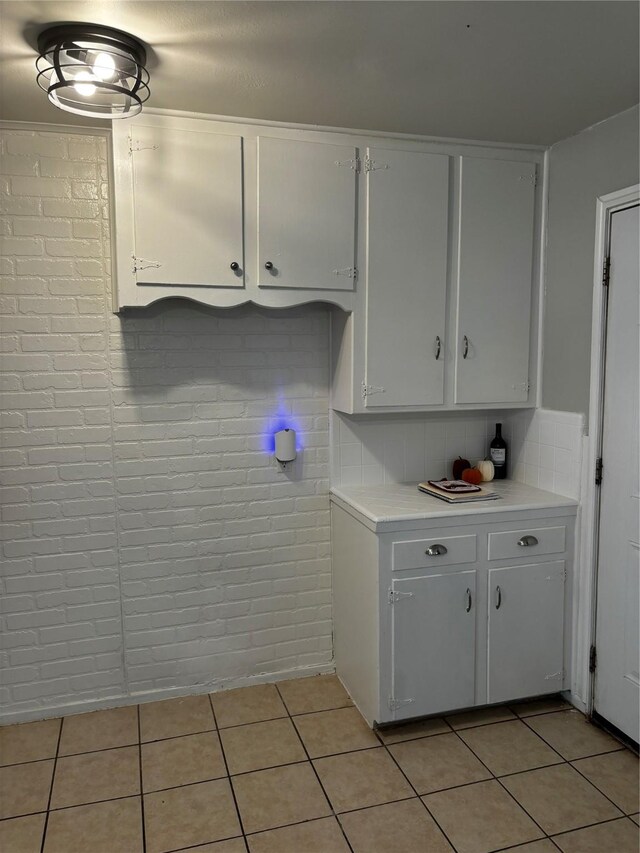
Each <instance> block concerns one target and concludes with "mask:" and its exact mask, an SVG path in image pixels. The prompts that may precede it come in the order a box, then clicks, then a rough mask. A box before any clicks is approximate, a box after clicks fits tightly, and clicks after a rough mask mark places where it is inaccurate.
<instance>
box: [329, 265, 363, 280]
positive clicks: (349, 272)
mask: <svg viewBox="0 0 640 853" xmlns="http://www.w3.org/2000/svg"><path fill="white" fill-rule="evenodd" d="M333 274H334V275H345V276H346V277H347V278H358V270H357V269H356V268H355V267H344V268H343V269H341V270H333Z"/></svg>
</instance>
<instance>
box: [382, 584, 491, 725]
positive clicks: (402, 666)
mask: <svg viewBox="0 0 640 853" xmlns="http://www.w3.org/2000/svg"><path fill="white" fill-rule="evenodd" d="M393 592H394V593H395V599H396V600H395V603H394V604H392V605H391V606H392V607H393V619H392V621H393V699H394V700H395V702H396V708H397V710H396V715H395V718H396V719H402V718H403V717H416V716H420V715H421V714H437V713H439V712H440V711H451V710H454V709H455V708H468V707H470V706H471V705H473V704H474V701H475V670H476V654H475V642H476V572H475V569H469V570H465V571H460V572H455V571H453V572H446V573H445V574H441V575H431V576H429V577H421V578H407V579H405V580H398V581H394V582H393Z"/></svg>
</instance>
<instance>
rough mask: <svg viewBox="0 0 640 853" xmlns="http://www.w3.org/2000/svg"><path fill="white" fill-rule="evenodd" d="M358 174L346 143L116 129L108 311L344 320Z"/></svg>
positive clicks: (207, 126)
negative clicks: (233, 309)
mask: <svg viewBox="0 0 640 853" xmlns="http://www.w3.org/2000/svg"><path fill="white" fill-rule="evenodd" d="M267 130H268V133H267V134H265V131H267ZM358 164H359V155H358V148H357V147H356V145H355V143H354V141H353V140H351V141H349V140H348V138H347V137H346V134H337V133H313V132H310V133H304V132H300V131H292V130H286V129H282V128H268V129H267V128H261V127H259V126H257V125H243V124H237V123H232V122H219V121H211V120H208V119H196V118H185V117H178V116H175V115H157V114H153V113H151V114H149V113H145V114H144V116H141V117H140V118H136V119H133V120H131V121H127V122H120V123H118V122H115V123H114V127H113V166H114V209H115V211H114V224H115V227H114V243H115V249H116V259H117V279H116V290H115V293H116V296H115V306H114V307H115V310H120V309H123V308H127V307H135V306H143V305H149V304H151V303H152V302H154V301H156V300H158V299H164V298H166V297H169V296H182V297H185V298H188V299H192V300H194V301H197V302H202V303H204V304H207V305H214V306H220V307H230V306H233V305H240V304H242V303H244V302H249V301H253V302H256V303H258V304H260V305H265V306H270V307H275V308H283V307H288V306H291V305H299V304H300V303H302V302H311V301H315V300H323V301H327V302H330V303H332V304H335V305H337V306H339V307H340V308H342V309H344V310H345V311H351V310H352V308H353V292H354V288H355V286H356V275H357V272H356V235H355V229H356V216H357V190H358V175H357V168H358Z"/></svg>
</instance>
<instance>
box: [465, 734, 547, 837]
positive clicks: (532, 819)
mask: <svg viewBox="0 0 640 853" xmlns="http://www.w3.org/2000/svg"><path fill="white" fill-rule="evenodd" d="M455 734H456V735H457V736H458V738H459V740H460V742H461V743H463V744H464V745H465V746H466V747H467V749H468V750H469V751H470V752H471V753H472V755H475V757H476V758H477V759H478V761H479V762H480V764H482V765H483V767H485V768H486V769H487V771H488V772H489V773H490V774H491V777H492V779H494V780H495V781H496V782H497V783H498V784H499V785H500V787H501V788H502V790H503V791H506V793H507V794H508V795H509V797H511V799H512V800H513V802H514V803H515V804H516V805H517V806H518V808H520V809H522V811H523V812H524V813H525V814H526V815H527V817H528V818H529V819H530V820H531V821H533V823H534V824H535V825H536V826H537V827H538V829H539V830H540V832H542V834H543V836H544V838H548V837H549V836H548V835H547V832H546V831H545V830H544V829H543V827H542V826H540V824H539V823H538V821H537V820H536V819H535V818H534V817H533V815H531V814H529V812H528V811H527V810H526V809H525V807H524V806H523V805H522V804H521V803H519V802H518V800H517V799H516V798H515V797H514V795H513V794H512V793H511V791H510V790H509V789H508V788H507V787H506V785H503V784H502V782H501V781H500V778H499V777H497V776H496V775H495V773H494V772H493V771H492V770H491V768H490V767H488V765H487V764H485V762H484V761H483V760H482V759H481V758H480V756H479V755H478V754H477V753H475V752H474V751H473V749H472V748H471V747H470V746H469V744H468V743H465V741H464V739H463V738H462V737H461V736H460V734H459V733H458V732H455ZM554 751H555V750H554ZM552 766H554V767H555V766H556V765H552ZM524 772H528V771H524ZM486 781H491V780H486ZM534 840H537V839H534ZM523 843H524V842H523Z"/></svg>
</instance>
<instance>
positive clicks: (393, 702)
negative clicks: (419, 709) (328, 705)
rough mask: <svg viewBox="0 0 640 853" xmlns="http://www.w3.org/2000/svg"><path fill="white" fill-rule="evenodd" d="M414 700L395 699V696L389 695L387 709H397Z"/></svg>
mask: <svg viewBox="0 0 640 853" xmlns="http://www.w3.org/2000/svg"><path fill="white" fill-rule="evenodd" d="M415 701H416V700H415V699H396V698H395V696H389V710H390V711H397V710H398V708H402V707H403V706H404V705H410V704H411V703H412V702H415Z"/></svg>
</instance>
